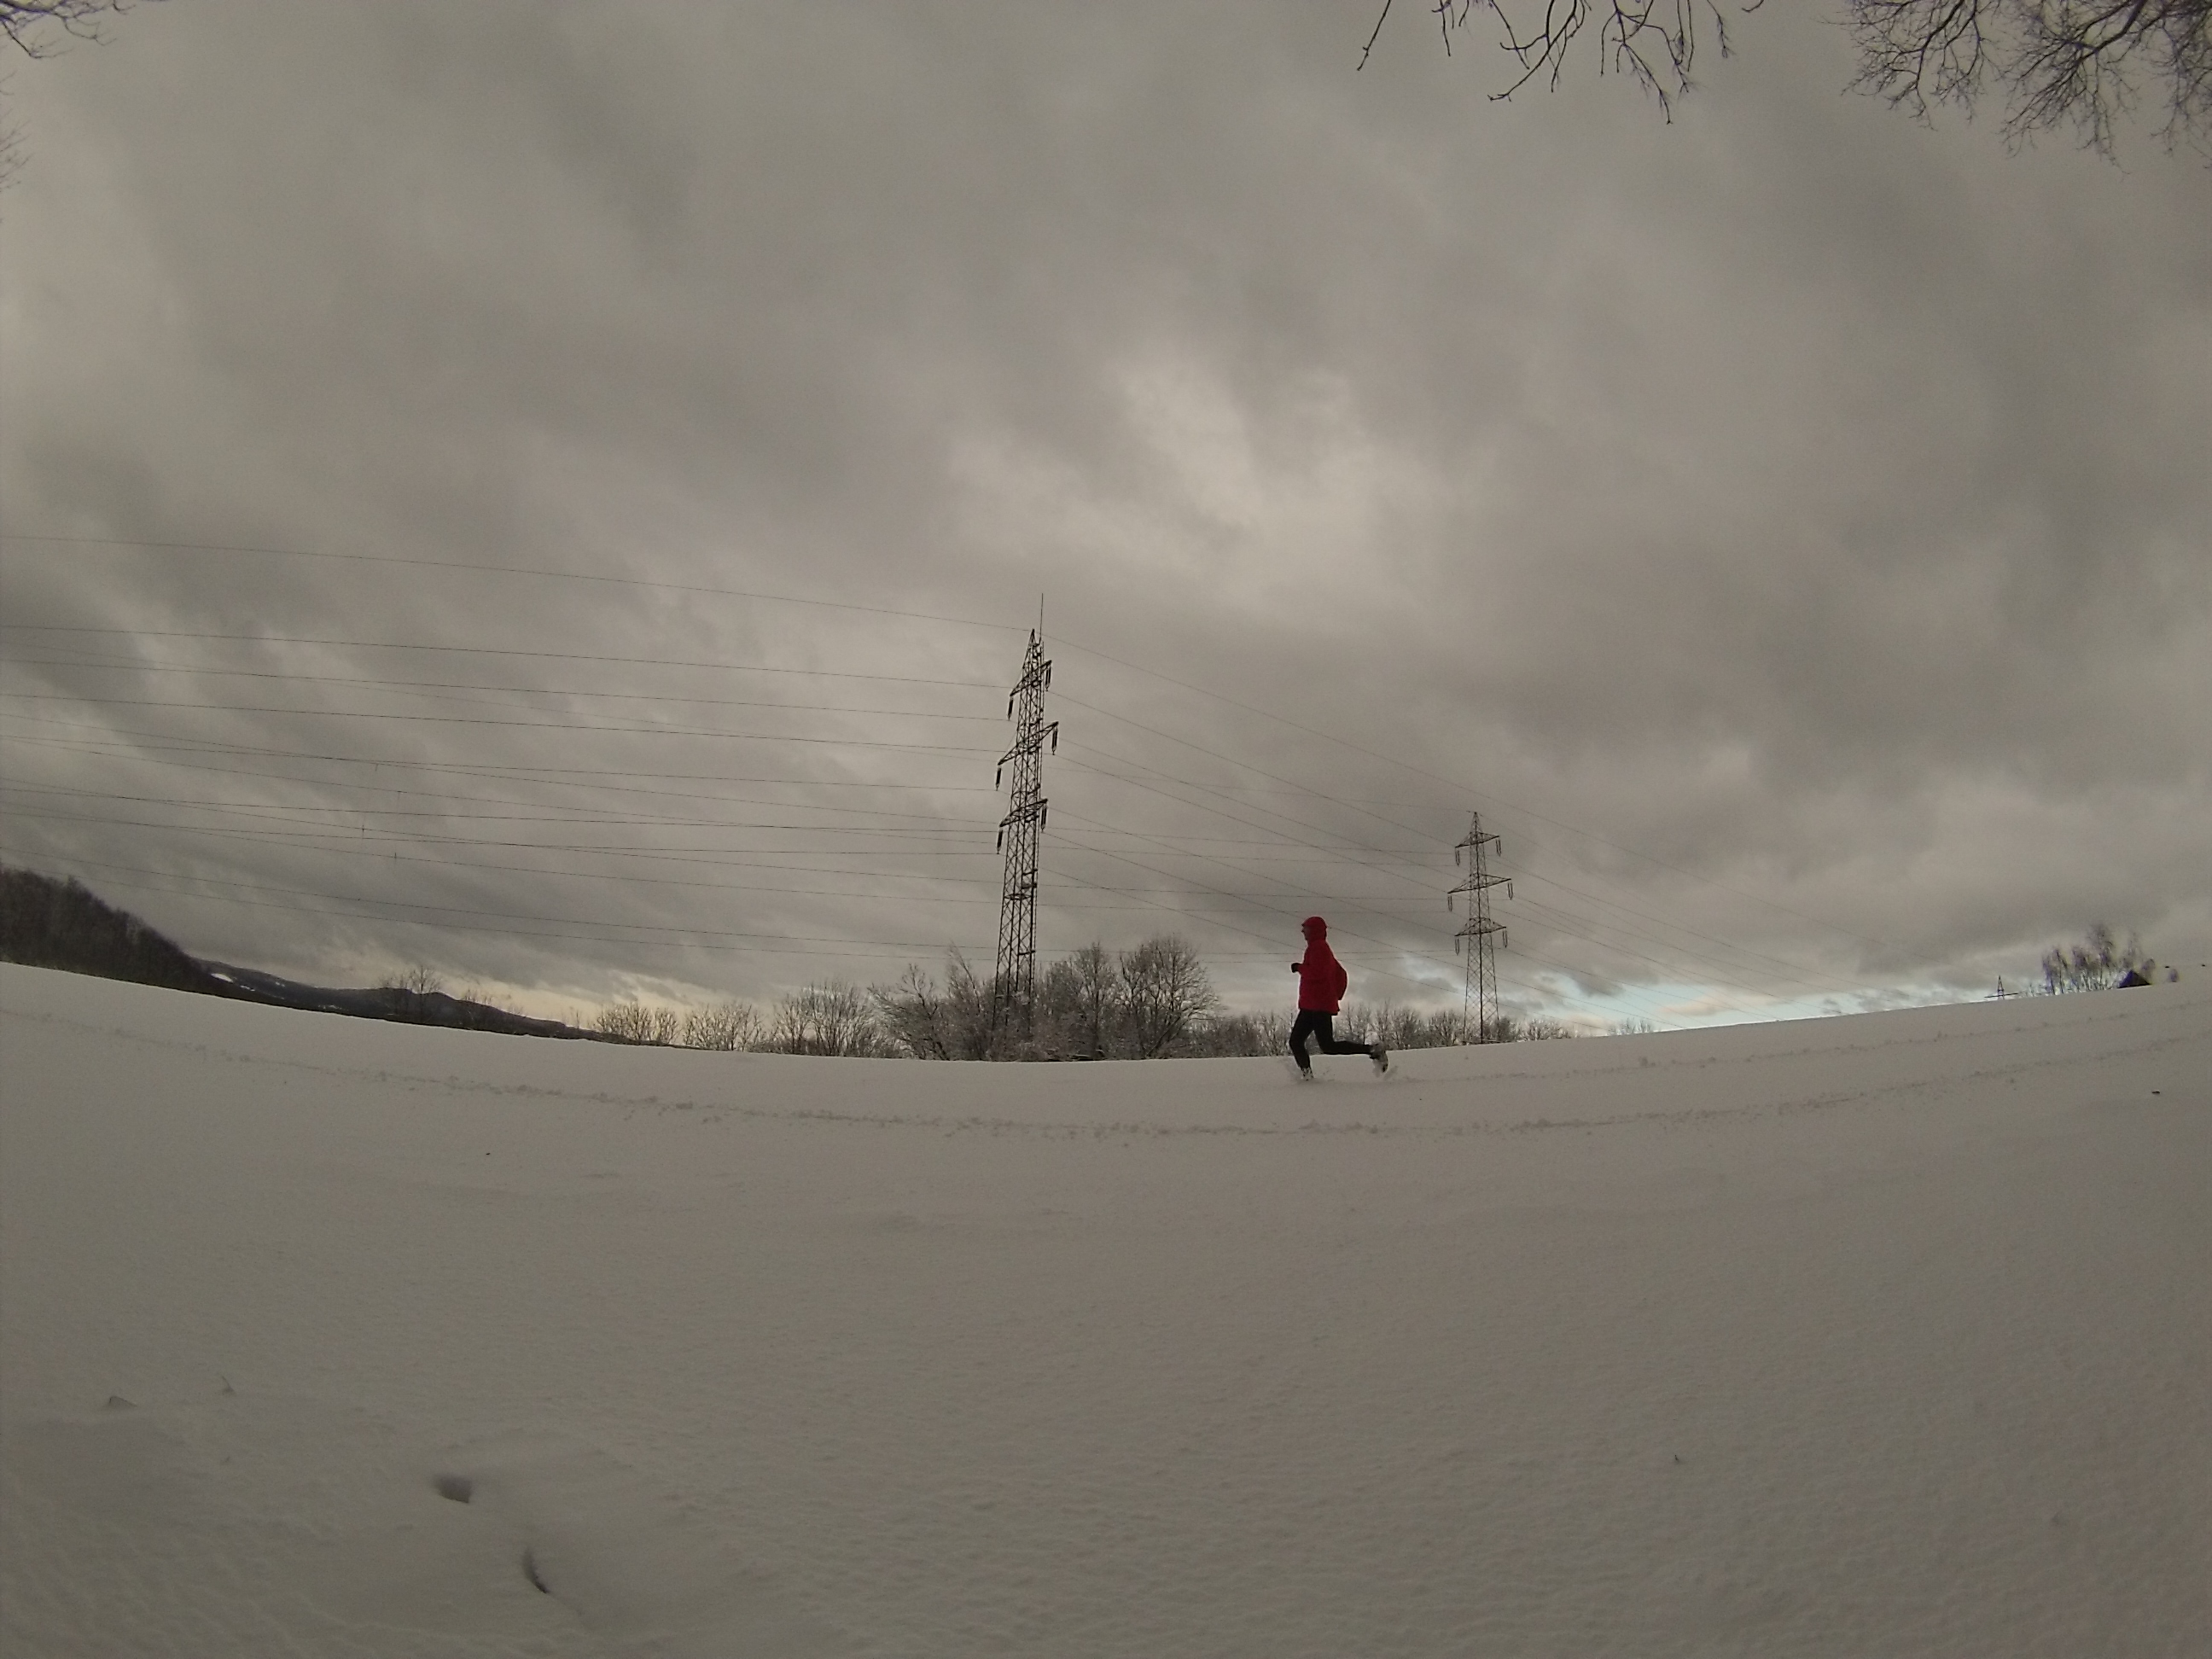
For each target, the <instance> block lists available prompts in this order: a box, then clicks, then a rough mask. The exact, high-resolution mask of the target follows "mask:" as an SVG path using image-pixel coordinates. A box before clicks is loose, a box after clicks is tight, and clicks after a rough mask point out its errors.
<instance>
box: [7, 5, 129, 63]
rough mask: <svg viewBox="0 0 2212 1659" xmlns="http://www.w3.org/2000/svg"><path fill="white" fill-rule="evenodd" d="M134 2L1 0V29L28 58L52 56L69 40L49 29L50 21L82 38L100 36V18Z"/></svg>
mask: <svg viewBox="0 0 2212 1659" xmlns="http://www.w3.org/2000/svg"><path fill="white" fill-rule="evenodd" d="M130 9H131V0H0V33H5V34H6V35H7V37H8V38H9V40H12V41H14V42H15V45H16V46H18V47H20V48H21V50H22V52H23V55H24V56H25V57H26V58H51V57H52V56H53V55H54V53H56V52H59V51H60V50H61V49H62V48H63V46H65V45H67V44H68V43H67V42H66V41H64V40H56V39H54V38H53V36H52V35H51V34H50V33H46V28H47V26H48V25H49V24H52V25H57V26H58V27H60V29H61V30H62V32H63V33H64V34H71V35H75V36H76V38H77V39H78V40H99V39H100V22H101V21H102V20H103V19H104V18H106V16H107V15H109V14H110V13H119V12H125V11H128V10H130Z"/></svg>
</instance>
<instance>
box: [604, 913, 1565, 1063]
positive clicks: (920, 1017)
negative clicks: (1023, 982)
mask: <svg viewBox="0 0 2212 1659" xmlns="http://www.w3.org/2000/svg"><path fill="white" fill-rule="evenodd" d="M995 989H996V987H995V984H994V979H993V977H992V976H991V975H986V974H983V973H981V972H978V971H977V969H975V965H974V964H973V963H969V960H968V959H967V957H965V956H964V955H963V953H962V952H961V951H957V950H955V951H948V952H946V954H945V964H944V971H943V975H942V976H941V977H940V976H939V975H937V974H933V973H932V972H930V971H929V970H928V969H927V968H924V967H923V966H921V964H920V963H910V964H908V968H907V969H906V972H905V973H904V974H903V975H902V976H901V977H900V979H899V980H898V981H897V982H896V984H891V985H875V986H870V987H860V986H856V985H850V984H847V983H845V982H844V981H838V980H831V981H827V982H824V983H820V984H812V985H807V986H805V987H802V988H800V989H799V990H797V991H794V992H793V993H792V994H789V995H787V996H786V997H784V998H782V999H781V1000H779V1001H777V1002H776V1003H775V1004H774V1005H772V1006H769V1007H766V1008H762V1007H758V1006H755V1005H753V1004H751V1003H746V1002H725V1003H720V1004H717V1005H715V1006H711V1007H703V1008H676V1007H671V1006H652V1005H648V1004H646V1003H643V1002H640V1001H636V1000H628V1001H623V1002H617V1003H613V1004H611V1005H610V1006H606V1007H604V1008H602V1009H600V1010H599V1013H598V1015H597V1017H596V1018H594V1019H593V1021H592V1029H593V1030H594V1031H595V1032H597V1033H598V1034H599V1035H601V1036H607V1037H611V1038H612V1039H614V1040H615V1041H617V1042H640V1043H653V1044H659V1045H662V1046H665V1047H671V1048H715V1049H748V1050H751V1051H753V1052H756V1053H763V1054H842V1055H874V1056H878V1057H882V1058H886V1059H890V1058H897V1059H910V1060H1160V1059H1168V1058H1200V1057H1210V1056H1226V1055H1238V1054H1283V1053H1286V1052H1287V1051H1288V1048H1289V1042H1290V1021H1289V1019H1288V1018H1286V1017H1285V1015H1284V1014H1282V1013H1280V1012H1267V1013H1258V1014H1252V1013H1234V1012H1230V1011H1228V1010H1227V1009H1226V1008H1225V1007H1224V1006H1223V1005H1222V1001H1221V998H1220V995H1219V994H1218V992H1216V991H1215V989H1214V987H1213V981H1212V975H1209V974H1208V973H1207V971H1206V964H1205V963H1204V962H1203V961H1201V960H1200V957H1199V956H1198V953H1197V952H1196V951H1194V950H1193V949H1192V948H1191V947H1190V945H1188V943H1187V942H1185V941H1184V940H1183V939H1180V938H1177V937H1176V935H1174V934H1172V933H1162V934H1158V935H1156V936H1154V937H1153V938H1152V939H1146V941H1145V942H1144V943H1143V944H1141V945H1136V946H1134V947H1133V948H1132V949H1130V950H1127V951H1119V952H1115V951H1109V950H1108V949H1107V948H1106V946H1105V945H1103V944H1101V943H1098V942H1097V941H1093V942H1092V943H1091V944H1089V945H1085V946H1084V947H1083V948H1082V949H1081V950H1079V951H1073V952H1072V953H1070V954H1069V955H1067V956H1066V957H1061V958H1060V960H1059V961H1057V962H1054V963H1051V964H1050V965H1049V966H1048V968H1047V969H1045V972H1044V975H1043V978H1042V981H1040V983H1039V984H1038V987H1037V993H1036V1003H1035V1006H1033V1007H1032V1008H1031V1009H1030V1018H1029V1019H1028V1020H1027V1021H1026V1022H1019V1021H1016V1020H1014V1019H1011V1018H1004V1017H1002V1016H1001V1014H1000V1010H999V1008H998V1006H997V998H996V996H995V994H994V993H995ZM1024 1026H1025V1029H1024ZM1336 1026H1337V1030H1339V1031H1340V1033H1342V1034H1343V1035H1345V1036H1348V1037H1350V1038H1351V1039H1352V1041H1354V1042H1381V1043H1383V1045H1384V1046H1385V1047H1387V1048H1443V1047H1448V1046H1450V1045H1453V1044H1456V1043H1461V1042H1468V1041H1472V1040H1475V1037H1476V1034H1475V1033H1473V1032H1471V1031H1469V1030H1468V1028H1467V1026H1466V1024H1465V1023H1464V1022H1463V1021H1462V1019H1461V1018H1460V1017H1459V1015H1458V1014H1457V1013H1455V1012H1450V1011H1449V1010H1443V1011H1432V1012H1425V1011H1423V1010H1420V1009H1418V1008H1406V1007H1401V1006H1397V1005H1395V1004H1393V1003H1389V1002H1385V1003H1381V1004H1362V1003H1358V1002H1352V1003H1347V1004H1346V1006H1345V1008H1344V1012H1342V1013H1341V1014H1340V1015H1339V1016H1338V1018H1337V1022H1336ZM1574 1035H1575V1031H1574V1028H1572V1027H1571V1026H1569V1025H1567V1024H1564V1023H1563V1022H1560V1021H1558V1020H1550V1019H1541V1018H1538V1019H1528V1020H1522V1019H1516V1018H1512V1017H1510V1016H1499V1017H1498V1018H1495V1019H1494V1020H1493V1021H1492V1024H1490V1026H1489V1027H1488V1028H1487V1029H1486V1030H1485V1031H1484V1032H1483V1033H1481V1034H1480V1038H1481V1040H1483V1041H1487V1042H1519V1041H1522V1040H1524V1039H1544V1038H1555V1037H1569V1036H1574Z"/></svg>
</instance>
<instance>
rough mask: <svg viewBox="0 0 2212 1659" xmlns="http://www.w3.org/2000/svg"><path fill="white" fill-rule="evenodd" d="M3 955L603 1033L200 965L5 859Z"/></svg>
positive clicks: (285, 998)
mask: <svg viewBox="0 0 2212 1659" xmlns="http://www.w3.org/2000/svg"><path fill="white" fill-rule="evenodd" d="M0 961H6V962H20V963H24V964H25V965H26V966H28V967H32V968H59V969H64V971H66V972H69V973H72V974H94V975H98V976H99V977H100V978H102V979H125V980H131V981H136V982H137V983H138V984H141V985H161V986H166V987H168V988H169V989H171V990H175V991H197V992H199V993H201V994H204V995H207V996H218V997H230V998H233V999H234V1000H238V1001H240V1002H259V1003H265V1004H268V1005H270V1006H273V1007H278V1008H299V1009H304V1010H308V1011H311V1012H318V1013H326V1014H347V1015H350V1016H352V1017H353V1018H357V1019H389V1020H398V1021H400V1022H402V1023H403V1024H409V1025H447V1026H453V1027H456V1028H458V1029H459V1030H470V1031H501V1032H505V1033H507V1035H509V1036H544V1037H573V1038H584V1039H589V1038H593V1037H595V1036H597V1035H598V1034H597V1033H596V1032H592V1031H584V1030H578V1029H577V1028H576V1027H574V1026H573V1025H564V1024H562V1023H561V1022H560V1021H559V1020H555V1019H532V1018H529V1017H528V1016H527V1015H526V1014H518V1013H515V1012H512V1011H511V1010H509V1009H506V1008H495V1007H494V1006H491V1005H490V1004H489V1003H484V1002H471V1001H469V1000H465V999H464V998H461V997H451V996H447V994H445V993H444V992H442V991H409V990H404V989H403V988H401V987H398V986H394V985H385V986H378V987H374V988H372V989H366V990H346V989H341V988H337V987H330V986H324V985H303V984H301V983H300V982H299V981H296V980H289V979H284V978H282V977H280V976H279V975H275V974H264V973H262V972H261V971H259V970H258V969H252V968H234V967H232V966H231V965H230V964H229V963H222V962H202V961H200V960H199V959H198V958H197V957H192V956H189V955H187V954H186V953H185V951H182V950H180V949H179V948H178V946H177V945H174V944H173V943H172V942H171V941H170V940H168V939H165V938H164V937H163V936H162V935H161V934H160V933H156V932H155V930H154V929H153V928H151V927H148V926H147V925H146V924H145V923H144V922H143V921H139V920H138V918H137V917H136V916H134V915H131V913H130V912H129V911H128V910H118V909H117V908H115V907H114V906H113V905H112V904H109V903H108V902H106V901H105V900H104V899H102V898H100V896H98V895H97V894H95V893H94V892H93V891H92V890H91V889H90V888H88V887H87V886H85V885H84V884H82V882H80V881H78V880H76V878H74V877H72V878H70V879H69V880H67V881H57V880H55V879H54V878H52V876H42V875H40V874H39V873H38V872H36V871H33V870H18V869H15V868H13V867H11V866H7V865H0Z"/></svg>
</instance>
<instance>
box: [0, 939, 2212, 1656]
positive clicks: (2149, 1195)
mask: <svg viewBox="0 0 2212 1659" xmlns="http://www.w3.org/2000/svg"><path fill="white" fill-rule="evenodd" d="M0 1038H4V1046H0V1066H4V1073H0V1082H4V1104H3V1105H0V1321H3V1322H4V1323H0V1453H4V1456H3V1457H0V1462H4V1470H5V1488H4V1494H0V1496H3V1497H4V1506H0V1527H4V1533H0V1574H4V1577H0V1650H4V1651H5V1653H6V1654H7V1655H8V1656H9V1659H33V1656H45V1655H97V1656H129V1655H137V1654H178V1655H193V1656H210V1655H231V1654H240V1655H247V1654H255V1655H258V1654H271V1655H325V1654H328V1655H375V1656H389V1655H412V1654H420V1655H437V1656H444V1655H453V1656H459V1655H471V1656H475V1655H523V1654H528V1655H538V1656H568V1655H607V1654H621V1655H646V1654H653V1655H679V1656H710V1655H711V1656H733V1655H763V1656H766V1655H782V1656H799V1655H836V1656H847V1655H862V1654H869V1655H917V1656H918V1655H944V1656H976V1655H996V1654H1020V1655H1036V1656H1087V1655H1127V1656H1139V1655H1141V1656H1147V1659H1159V1656H1177V1655H1201V1654H1202V1655H1251V1656H1271V1659H1272V1656H1298V1655H1316V1656H1321V1655H1327V1656H1333V1659H1340V1656H1355V1655H1356V1656H1370V1655H1373V1656H1382V1655H1400V1654H1407V1655H1413V1654H1418V1655H1439V1656H1441V1655H1454V1656H1462V1655H1492V1654H1496V1655H1535V1654H1546V1655H1551V1654H1558V1655H1570V1654H1571V1655H1577V1656H1589V1655H1601V1654H1635V1655H1668V1654H1698V1655H1706V1654H1715V1655H1717V1654H1742V1655H1760V1656H1775V1655H1792V1654H1837V1655H1879V1656H1909V1655H1918V1654H1936V1653H1955V1654H1972V1655H2004V1656H2027V1655H2038V1654H2052V1655H2068V1656H2081V1655H2100V1656H2120V1655H2134V1654H2145V1655H2148V1654H2156V1655H2162V1656H2163V1655H2175V1654H2183V1653H2203V1652H2205V1651H2207V1650H2208V1645H2209V1644H2212V1199H2209V1198H2208V1193H2212V1001H2208V999H2207V997H2206V995H2205V994H2204V993H2203V991H2202V990H2200V989H2199V988H2198V987H2197V985H2196V984H2194V983H2187V984H2183V985H2179V986H2174V987H2153V988H2150V989H2148V990H2137V991H2130V992H2125V993H2119V992H2114V993H2108V994H2101V995H2091V996H2078V997H2065V998H2055V999H2045V1000H2032V1001H2015V1002H2008V1003H1992V1004H1982V1005H1974V1006H1965V1007H1955V1008H1943V1009H1934V1010H1921V1011H1915V1012H1899V1013H1889V1014H1876V1015H1866V1016H1860V1017H1856V1018H1837V1019H1830V1020H1823V1021H1809V1022H1803V1023H1797V1024H1783V1025H1765V1026H1753V1027H1736V1028H1734V1029H1730V1030H1717V1031H1699V1032H1692V1033H1681V1034H1675V1035H1668V1036H1650V1037H1626V1038H1614V1039H1605V1040H1600V1041H1584V1042H1562V1043H1545V1044H1528V1045H1520V1046H1515V1047H1510V1048H1493V1049H1488V1050H1474V1051H1468V1050H1458V1051H1430V1052H1426V1053H1413V1054H1403V1055H1401V1056H1399V1057H1398V1058H1397V1060H1396V1063H1395V1066H1394V1067H1393V1070H1392V1073H1391V1074H1390V1076H1389V1078H1388V1079H1382V1080H1380V1081H1378V1080H1376V1079H1373V1078H1372V1077H1371V1076H1370V1074H1369V1071H1368V1067H1367V1065H1366V1062H1365V1061H1364V1060H1356V1059H1354V1060H1340V1061H1334V1062H1331V1061H1328V1060H1323V1061H1322V1062H1321V1063H1322V1066H1324V1067H1327V1066H1331V1065H1334V1066H1336V1067H1338V1068H1340V1069H1337V1070H1335V1071H1334V1072H1332V1073H1329V1078H1330V1080H1329V1081H1327V1082H1324V1083H1322V1084H1320V1085H1313V1086H1310V1087H1301V1086H1299V1085H1297V1084H1296V1083H1294V1082H1293V1081H1292V1080H1291V1078H1290V1077H1289V1076H1288V1074H1287V1073H1286V1071H1285V1068H1284V1067H1283V1066H1281V1065H1279V1064H1278V1063H1277V1062H1274V1061H1272V1060H1198V1061H1154V1062H1151V1063H1143V1064H1139V1063H1129V1064H1106V1065H1098V1066H956V1065H927V1064H921V1063H919V1062H893V1061H868V1060H792V1059H786V1058H781V1057H775V1056H768V1055H754V1054H696V1053H687V1052H680V1051H665V1050H650V1049H622V1048H609V1047H605V1046H602V1045H599V1044H589V1045H586V1044H581V1043H557V1042H543V1041H536V1040H532V1039H530V1038H524V1037H505V1036H487V1035H479V1034H474V1033H467V1032H458V1031H446V1030H425V1029H420V1028H413V1027H407V1026H399V1025H384V1024H373V1023H368V1022H361V1021H351V1020H346V1019H342V1018H331V1017H326V1016H321V1015H314V1014H302V1013H295V1012H286V1011H283V1010H279V1009H269V1008H260V1007H254V1006H246V1005H240V1004H232V1003H225V1002H222V1001H219V1000H212V999H208V998H203V997H194V996H190V995H186V994H179V993H173V992H167V991H158V990H150V989H146V988H143V987H134V986H127V985H120V984H115V983H111V982H107V981H97V980H91V979H85V978H79V977H76V976H72V975H64V974H55V973H46V972H41V971H39V970H36V969H23V968H14V967H10V968H6V969H0ZM125 1401H127V1402H129V1403H128V1404H125V1403H123V1402H125ZM441 1486H442V1488H443V1490H442V1492H441ZM541 1585H542V1586H543V1588H542V1589H541V1588H539V1587H540V1586H541Z"/></svg>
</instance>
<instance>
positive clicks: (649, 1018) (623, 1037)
mask: <svg viewBox="0 0 2212 1659" xmlns="http://www.w3.org/2000/svg"><path fill="white" fill-rule="evenodd" d="M682 1029H683V1018H682V1016H680V1015H679V1014H678V1013H677V1012H676V1011H675V1010H674V1009H673V1008H648V1007H647V1006H645V1005H644V1004H643V1003H641V1002H635V1001H631V1002H612V1003H609V1004H608V1005H607V1006H605V1007H604V1008H602V1009H600V1010H599V1017H598V1018H595V1019H594V1020H592V1030H595V1031H597V1032H599V1034H600V1035H601V1036H611V1037H612V1038H614V1039H615V1041H616V1042H647V1043H658V1044H659V1045H660V1046H661V1047H663V1048H671V1047H673V1046H674V1045H675V1042H676V1038H677V1036H678V1032H680V1031H681V1030H682Z"/></svg>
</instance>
